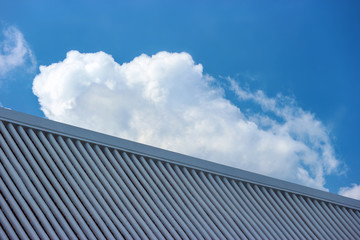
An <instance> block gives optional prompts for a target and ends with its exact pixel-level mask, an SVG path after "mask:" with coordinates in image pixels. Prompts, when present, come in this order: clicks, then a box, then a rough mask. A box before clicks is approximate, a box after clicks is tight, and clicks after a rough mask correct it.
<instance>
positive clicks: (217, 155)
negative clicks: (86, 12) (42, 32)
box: [33, 51, 339, 189]
mask: <svg viewBox="0 0 360 240" xmlns="http://www.w3.org/2000/svg"><path fill="white" fill-rule="evenodd" d="M214 83H216V79H214V78H213V77H211V76H208V75H206V74H204V73H203V67H202V65H201V64H196V63H194V60H193V59H192V57H191V56H190V55H189V54H188V53H169V52H159V53H157V54H155V55H153V56H148V55H145V54H143V55H141V56H139V57H136V58H134V59H133V60H132V61H131V62H128V63H123V64H118V63H117V62H115V61H114V59H113V58H112V56H111V55H108V54H106V53H104V52H97V53H79V52H78V51H70V52H68V53H67V55H66V58H65V59H64V60H63V61H60V62H58V63H53V64H51V65H49V66H41V67H40V73H39V74H38V75H37V76H36V77H35V79H34V82H33V92H34V94H35V95H36V96H38V99H39V102H40V105H41V108H42V111H43V112H44V114H45V115H46V117H48V118H49V119H53V120H56V121H61V122H65V123H69V124H72V125H77V126H80V127H85V128H89V129H93V130H96V131H99V132H104V133H107V134H111V135H115V136H118V137H122V138H125V139H130V140H133V141H137V142H142V143H145V144H150V145H153V146H157V147H160V148H165V149H169V150H173V151H177V152H181V153H185V154H188V155H192V156H196V157H200V158H204V159H207V160H210V161H214V162H218V163H221V164H225V165H229V166H233V167H237V168H241V169H245V170H249V171H254V172H257V173H261V174H265V175H269V176H274V177H276V178H281V179H285V180H289V181H293V182H297V183H300V184H304V185H307V186H311V187H315V188H319V189H325V188H324V184H325V176H326V175H327V174H331V173H334V172H336V171H337V170H338V165H339V161H338V160H337V159H336V157H335V154H334V150H333V147H332V145H331V143H330V140H329V135H328V133H327V132H326V128H325V127H324V126H323V124H322V123H321V122H320V121H318V120H317V119H316V118H315V116H314V115H313V114H311V113H309V112H306V111H304V110H302V109H301V108H299V107H297V106H296V105H295V103H294V101H293V100H291V99H289V98H286V97H282V96H280V95H279V96H277V97H275V98H269V97H267V96H266V95H265V94H264V93H263V92H262V91H258V92H255V93H253V92H251V91H249V90H244V89H243V88H241V86H240V85H239V84H238V83H237V82H236V81H235V80H233V79H230V78H229V79H228V81H227V83H228V84H227V85H226V86H225V87H226V89H228V90H230V91H233V92H234V93H235V94H236V95H237V96H238V98H239V102H240V103H242V102H247V101H248V102H252V103H253V104H255V105H256V106H258V108H259V107H260V108H261V110H260V111H258V112H251V111H244V110H243V109H242V108H241V107H239V105H238V104H237V105H235V104H234V103H232V102H230V101H229V100H228V99H226V98H225V96H224V93H225V89H224V87H215V86H216V84H214ZM289 100H291V101H289ZM240 105H241V104H240Z"/></svg>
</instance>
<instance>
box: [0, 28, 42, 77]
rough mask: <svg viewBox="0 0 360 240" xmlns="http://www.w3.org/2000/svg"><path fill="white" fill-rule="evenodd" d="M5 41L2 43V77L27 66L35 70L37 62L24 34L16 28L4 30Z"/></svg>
mask: <svg viewBox="0 0 360 240" xmlns="http://www.w3.org/2000/svg"><path fill="white" fill-rule="evenodd" d="M2 33H3V40H1V41H0V77H4V76H5V75H6V74H7V73H8V72H10V71H12V70H13V69H15V68H17V67H20V66H25V65H26V67H27V69H28V70H34V68H35V66H36V60H35V57H34V55H33V54H32V52H31V49H30V47H29V46H28V44H27V42H26V40H25V38H24V36H23V34H22V33H21V32H20V31H19V30H18V29H17V28H16V27H14V26H9V27H7V28H4V29H3V32H2Z"/></svg>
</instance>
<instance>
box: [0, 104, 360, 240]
mask: <svg viewBox="0 0 360 240" xmlns="http://www.w3.org/2000/svg"><path fill="white" fill-rule="evenodd" d="M0 119H1V125H0V127H1V136H0V137H1V138H0V159H1V165H0V172H1V174H0V186H1V194H0V205H1V211H0V238H1V239H7V238H9V239H77V238H79V239H360V201H357V200H353V199H349V198H345V197H341V196H338V195H334V194H330V193H326V192H322V191H318V190H315V189H311V188H306V187H303V186H299V185H296V184H292V183H288V182H284V181H280V180H276V179H273V178H269V177H265V176H261V175H258V174H252V173H249V172H245V171H241V170H238V169H233V168H230V167H225V166H222V165H219V164H215V163H210V162H207V161H203V160H199V159H195V158H192V157H188V156H185V155H181V154H176V153H172V152H169V151H165V150H161V149H157V148H153V147H150V146H146V145H142V144H138V143H134V142H130V141H126V140H123V139H118V138H114V137H110V136H106V135H103V134H99V133H94V132H91V131H88V130H83V129H80V128H75V127H72V126H68V125H65V124H60V123H56V122H53V121H49V120H45V119H40V118H37V117H33V116H29V115H25V114H21V113H17V112H14V111H9V110H6V109H0Z"/></svg>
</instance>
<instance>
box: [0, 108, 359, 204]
mask: <svg viewBox="0 0 360 240" xmlns="http://www.w3.org/2000/svg"><path fill="white" fill-rule="evenodd" d="M0 119H1V120H4V121H7V122H12V123H15V124H20V125H23V126H26V127H31V128H36V129H38V130H44V131H47V132H51V133H55V134H58V135H63V136H67V137H71V138H78V139H80V140H84V141H87V142H90V143H95V144H101V145H105V146H109V147H111V148H116V149H121V150H124V151H128V152H132V153H134V154H139V155H142V156H146V157H149V158H154V159H159V160H163V161H166V162H170V163H174V164H180V165H183V166H187V167H191V168H194V169H197V170H202V171H206V172H211V173H215V174H217V175H222V176H226V177H230V178H233V179H237V180H242V181H245V182H249V183H253V184H258V185H261V186H264V187H271V188H274V189H278V190H281V191H287V192H292V193H295V194H301V195H303V196H307V197H310V198H316V199H319V200H323V201H326V202H331V203H335V204H338V205H342V206H345V207H350V208H355V209H357V210H360V201H359V200H356V199H351V198H347V197H344V196H340V195H337V194H334V193H330V192H325V191H321V190H318V189H314V188H311V187H306V186H303V185H299V184H296V183H292V182H288V181H284V180H280V179H276V178H273V177H269V176H265V175H261V174H258V173H253V172H249V171H246V170H242V169H238V168H234V167H230V166H226V165H222V164H219V163H215V162H210V161H207V160H203V159H200V158H196V157H191V156H188V155H185V154H181V153H176V152H172V151H169V150H164V149H161V148H157V147H153V146H150V145H145V144H142V143H137V142H134V141H130V140H126V139H122V138H118V137H115V136H111V135H107V134H103V133H99V132H95V131H92V130H88V129H84V128H80V127H76V126H72V125H68V124H65V123H60V122H56V121H53V120H49V119H45V118H41V117H37V116H33V115H29V114H25V113H21V112H16V111H14V110H8V109H5V108H2V107H0Z"/></svg>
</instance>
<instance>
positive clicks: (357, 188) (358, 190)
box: [339, 183, 360, 200]
mask: <svg viewBox="0 0 360 240" xmlns="http://www.w3.org/2000/svg"><path fill="white" fill-rule="evenodd" d="M339 194H340V195H342V196H345V197H349V198H354V199H358V200H360V185H357V184H355V183H353V184H352V186H351V187H343V188H340V190H339Z"/></svg>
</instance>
